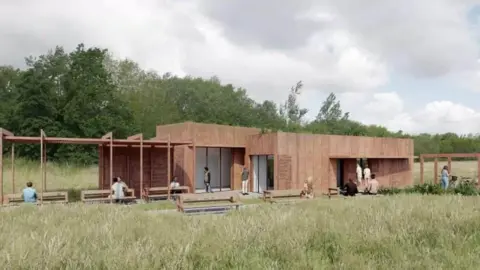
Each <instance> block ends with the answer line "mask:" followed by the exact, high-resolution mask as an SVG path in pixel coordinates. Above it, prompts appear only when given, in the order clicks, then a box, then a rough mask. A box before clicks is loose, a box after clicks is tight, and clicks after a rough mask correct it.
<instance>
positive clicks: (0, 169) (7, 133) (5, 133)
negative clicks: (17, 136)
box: [0, 128, 13, 205]
mask: <svg viewBox="0 0 480 270" xmlns="http://www.w3.org/2000/svg"><path fill="white" fill-rule="evenodd" d="M5 136H13V133H12V132H10V131H8V130H6V129H3V128H0V196H1V200H2V202H1V205H3V201H4V199H5V198H4V194H3V193H4V191H3V142H4V137H5Z"/></svg>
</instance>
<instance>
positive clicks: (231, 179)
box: [99, 122, 413, 192]
mask: <svg viewBox="0 0 480 270" xmlns="http://www.w3.org/2000/svg"><path fill="white" fill-rule="evenodd" d="M167 137H168V138H171V140H175V141H191V143H190V144H182V145H172V146H171V147H170V148H155V147H154V146H151V147H148V148H144V151H143V169H144V173H143V183H144V185H146V186H150V187H156V186H167V184H168V179H170V178H171V177H169V176H168V171H170V172H171V174H172V176H173V175H175V176H177V177H178V179H179V181H180V183H181V184H183V185H186V186H189V187H190V189H191V190H192V191H201V190H203V188H204V185H203V168H204V167H206V166H207V167H208V168H209V170H210V171H211V177H212V179H211V181H212V187H213V189H214V190H239V189H241V172H242V168H243V167H244V166H246V167H247V168H249V170H250V181H249V184H250V187H249V190H250V191H251V192H262V191H263V190H266V189H300V188H302V187H303V182H304V181H305V179H306V178H307V177H309V176H311V177H313V180H314V186H315V189H317V190H319V191H327V190H328V188H332V187H337V186H338V185H341V184H342V183H343V182H344V181H347V180H348V179H349V178H352V179H355V172H356V164H357V159H360V158H363V159H367V162H368V165H369V167H370V168H371V171H372V173H375V174H376V175H377V179H378V180H379V182H380V184H381V185H382V186H388V187H390V186H394V187H402V186H406V185H411V184H413V140H411V139H397V138H372V137H357V136H333V135H313V134H299V133H284V132H275V133H266V134H263V133H262V132H261V130H260V129H256V128H245V127H233V126H224V125H214V124H203V123H194V122H185V123H179V124H171V125H162V126H157V130H156V139H158V140H165V139H166V138H167ZM168 149H170V150H168ZM169 151H170V155H171V162H170V164H171V168H170V170H168V165H167V164H168V152H169ZM99 152H100V171H101V173H100V178H99V185H100V186H101V187H103V188H108V181H105V179H109V177H110V176H109V175H108V174H109V172H108V168H107V166H104V164H106V163H107V162H108V160H109V152H108V147H104V146H100V151H99ZM113 156H114V161H113V173H114V175H117V176H121V177H123V178H124V179H126V181H127V184H129V186H132V187H133V188H135V189H136V190H140V184H139V181H138V180H137V179H138V175H139V167H140V166H139V165H140V157H139V154H138V148H126V147H125V148H115V149H114V154H113Z"/></svg>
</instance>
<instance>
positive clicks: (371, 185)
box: [364, 173, 378, 195]
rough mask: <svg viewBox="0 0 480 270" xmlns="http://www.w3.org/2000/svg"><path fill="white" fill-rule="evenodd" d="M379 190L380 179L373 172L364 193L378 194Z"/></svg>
mask: <svg viewBox="0 0 480 270" xmlns="http://www.w3.org/2000/svg"><path fill="white" fill-rule="evenodd" d="M377 192H378V181H377V179H376V178H375V174H374V173H373V174H372V175H371V179H370V181H369V182H368V184H367V187H366V188H365V191H364V194H367V195H377Z"/></svg>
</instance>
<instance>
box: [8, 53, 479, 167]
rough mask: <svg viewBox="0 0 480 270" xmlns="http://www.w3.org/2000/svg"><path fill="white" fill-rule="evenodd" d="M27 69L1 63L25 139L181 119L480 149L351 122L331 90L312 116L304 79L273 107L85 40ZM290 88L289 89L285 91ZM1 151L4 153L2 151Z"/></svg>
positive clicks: (67, 157) (58, 152) (69, 156)
mask: <svg viewBox="0 0 480 270" xmlns="http://www.w3.org/2000/svg"><path fill="white" fill-rule="evenodd" d="M26 64H27V68H26V69H23V70H19V69H15V68H12V67H8V66H3V67H2V66H0V127H4V128H6V129H9V130H11V131H13V132H14V133H15V134H18V135H22V136H39V132H40V131H39V130H40V129H44V130H45V132H46V134H47V136H52V137H53V136H58V137H100V136H102V135H104V134H105V133H107V132H109V131H112V132H113V133H114V136H115V137H116V138H125V137H126V136H128V135H131V134H135V133H138V132H142V133H144V135H145V137H153V136H155V127H156V125H161V124H170V123H176V122H183V121H195V122H205V123H214V124H223V125H232V126H246V127H257V128H261V129H262V130H263V132H275V131H285V132H305V133H320V134H336V135H351V136H374V137H399V138H413V139H414V140H415V154H416V155H419V154H421V153H450V152H464V153H471V152H480V136H479V135H472V134H468V135H457V134H453V133H446V134H420V135H416V136H410V135H408V134H404V133H403V132H402V131H395V132H394V131H389V130H387V129H386V128H384V127H381V126H375V125H364V124H362V123H360V122H356V121H352V120H350V114H349V113H348V112H344V111H343V110H342V108H341V105H340V101H339V100H337V97H336V96H335V94H334V93H330V95H329V96H328V97H327V98H326V100H325V101H323V102H322V101H319V104H321V105H322V106H321V108H320V110H319V112H318V114H317V117H316V119H315V120H314V121H311V122H308V121H306V120H305V119H304V118H305V115H306V113H307V110H306V109H304V108H301V107H300V105H299V104H298V101H297V99H298V96H299V95H301V90H302V87H303V83H302V81H299V82H298V83H296V84H295V85H294V86H293V87H291V88H290V91H289V95H288V99H287V100H286V101H285V102H283V103H281V104H276V103H274V102H272V101H268V100H267V101H263V102H261V103H259V102H256V101H254V100H253V99H251V98H250V97H249V96H248V95H247V91H246V90H245V89H243V88H237V87H235V86H233V85H231V84H222V82H221V81H220V79H219V78H217V77H212V78H210V79H202V78H194V77H190V76H187V77H183V78H180V77H176V76H172V75H171V74H170V73H166V74H163V75H161V74H157V73H155V72H152V71H146V70H143V69H142V68H140V67H139V65H138V64H137V63H135V62H133V61H131V60H117V59H115V58H114V57H112V55H110V54H109V53H108V51H107V50H104V49H101V48H96V47H92V48H87V47H85V46H84V45H83V44H80V45H78V46H77V48H76V49H75V50H74V51H73V52H70V53H68V52H65V51H64V49H63V48H62V47H56V48H55V49H53V50H51V51H49V52H47V53H46V54H44V55H40V56H38V57H29V58H27V59H26ZM285 90H288V89H285ZM16 149H17V154H18V155H19V156H21V157H26V158H30V159H37V158H38V155H39V151H38V150H39V146H38V145H19V146H17V148H16ZM4 151H7V149H5V150H4ZM96 151H97V149H96V147H95V146H85V145H48V147H47V155H48V159H49V160H56V161H60V162H74V163H84V164H85V163H93V162H96V160H97V153H96Z"/></svg>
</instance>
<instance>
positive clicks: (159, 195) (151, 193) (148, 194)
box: [143, 186, 190, 201]
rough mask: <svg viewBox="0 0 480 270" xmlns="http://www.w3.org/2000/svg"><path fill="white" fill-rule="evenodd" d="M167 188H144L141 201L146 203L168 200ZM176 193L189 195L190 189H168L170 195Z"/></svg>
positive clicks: (184, 187)
mask: <svg viewBox="0 0 480 270" xmlns="http://www.w3.org/2000/svg"><path fill="white" fill-rule="evenodd" d="M168 190H169V188H168V187H151V188H145V189H144V191H143V199H145V200H146V201H154V200H161V199H167V198H168ZM177 193H181V194H183V193H190V188H189V187H187V186H180V187H178V188H172V189H170V195H172V194H177Z"/></svg>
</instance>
